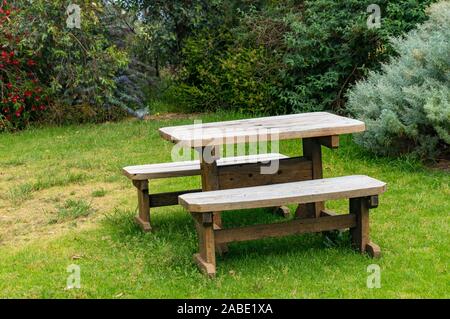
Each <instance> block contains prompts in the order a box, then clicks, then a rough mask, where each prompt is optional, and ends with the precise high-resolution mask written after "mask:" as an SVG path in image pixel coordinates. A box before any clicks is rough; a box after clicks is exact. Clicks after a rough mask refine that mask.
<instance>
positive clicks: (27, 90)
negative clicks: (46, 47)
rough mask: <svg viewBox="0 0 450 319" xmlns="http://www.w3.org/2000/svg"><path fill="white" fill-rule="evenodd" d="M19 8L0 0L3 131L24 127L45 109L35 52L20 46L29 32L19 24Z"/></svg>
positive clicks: (0, 118) (0, 127)
mask: <svg viewBox="0 0 450 319" xmlns="http://www.w3.org/2000/svg"><path fill="white" fill-rule="evenodd" d="M19 15H20V12H19V9H18V8H16V7H15V6H14V5H12V3H10V2H9V1H6V0H3V1H2V2H1V3H0V131H2V130H5V129H14V128H23V127H25V126H26V125H27V124H28V123H29V122H30V121H35V120H37V119H39V118H40V117H41V116H42V113H43V112H45V110H46V108H47V106H46V97H45V90H44V89H43V87H42V86H41V84H40V83H39V80H38V78H37V74H36V71H37V70H36V59H37V56H36V54H35V53H34V52H28V51H27V50H24V49H23V48H22V47H21V43H22V42H23V41H24V40H25V39H26V37H27V34H26V33H25V32H23V31H22V30H20V29H17V27H18V20H19Z"/></svg>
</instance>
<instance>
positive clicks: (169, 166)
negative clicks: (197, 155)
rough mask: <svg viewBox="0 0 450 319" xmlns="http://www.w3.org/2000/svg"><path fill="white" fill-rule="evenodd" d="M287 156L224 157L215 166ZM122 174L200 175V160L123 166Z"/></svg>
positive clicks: (145, 177)
mask: <svg viewBox="0 0 450 319" xmlns="http://www.w3.org/2000/svg"><path fill="white" fill-rule="evenodd" d="M284 158H288V157H287V156H286V155H283V154H279V153H269V154H258V155H247V156H236V157H224V158H221V159H219V160H218V161H217V166H227V165H236V164H250V163H258V162H268V161H271V160H277V159H284ZM123 174H124V175H125V176H127V177H128V178H130V179H131V180H148V179H158V178H169V177H181V176H195V175H200V161H199V160H195V161H183V162H169V163H160V164H148V165H138V166H128V167H124V168H123Z"/></svg>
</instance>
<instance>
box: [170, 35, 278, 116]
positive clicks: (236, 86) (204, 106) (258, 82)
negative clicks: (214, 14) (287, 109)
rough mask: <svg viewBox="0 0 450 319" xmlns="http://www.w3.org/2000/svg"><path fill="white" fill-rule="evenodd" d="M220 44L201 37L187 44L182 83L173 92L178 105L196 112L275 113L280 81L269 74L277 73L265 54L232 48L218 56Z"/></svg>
mask: <svg viewBox="0 0 450 319" xmlns="http://www.w3.org/2000/svg"><path fill="white" fill-rule="evenodd" d="M227 36H229V34H227V33H224V34H222V35H221V37H223V38H226V37H227ZM218 40H219V39H218V38H217V37H216V38H214V39H213V38H202V37H199V38H191V39H189V40H188V41H187V43H186V46H185V47H184V50H183V57H184V61H185V68H184V69H183V70H182V72H181V74H180V78H181V83H180V85H179V86H176V87H175V88H174V89H173V90H172V92H171V93H172V94H174V96H176V97H177V101H178V103H179V104H182V105H185V107H186V108H189V109H191V110H195V111H199V110H217V109H219V108H220V109H233V110H237V111H245V112H249V113H254V114H260V113H267V112H275V111H276V110H275V105H274V101H273V99H272V98H271V88H272V87H273V86H274V85H275V84H274V83H273V82H274V79H275V80H276V78H275V77H273V76H271V75H270V74H269V73H270V72H273V69H272V70H271V69H270V68H271V63H270V61H269V59H268V56H267V55H266V52H265V50H264V49H262V48H244V47H234V46H230V47H229V48H228V49H225V50H224V51H223V52H217V51H215V50H216V49H217V48H219V46H218V45H217V44H216V43H215V42H216V41H218ZM205 55H206V56H205ZM270 81H272V83H271V82H270Z"/></svg>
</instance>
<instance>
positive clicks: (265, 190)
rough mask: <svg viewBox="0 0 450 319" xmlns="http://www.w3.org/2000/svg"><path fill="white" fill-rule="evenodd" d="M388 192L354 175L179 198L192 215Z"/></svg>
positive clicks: (375, 182) (373, 180) (371, 181)
mask: <svg viewBox="0 0 450 319" xmlns="http://www.w3.org/2000/svg"><path fill="white" fill-rule="evenodd" d="M385 190H386V184H385V183H384V182H381V181H378V180H376V179H374V178H371V177H368V176H365V175H353V176H343V177H335V178H325V179H319V180H310V181H301V182H293V183H284V184H275V185H265V186H257V187H245V188H239V189H229V190H219V191H212V192H202V193H193V194H186V195H181V196H180V197H179V203H180V204H181V205H182V206H184V207H185V208H186V209H187V210H189V211H190V212H207V211H224V210H235V209H249V208H262V207H275V206H282V205H285V204H290V203H291V204H295V203H300V204H301V203H314V202H320V201H325V200H334V199H344V198H354V197H366V196H372V195H377V194H381V193H383V192H385Z"/></svg>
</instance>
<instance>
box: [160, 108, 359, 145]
mask: <svg viewBox="0 0 450 319" xmlns="http://www.w3.org/2000/svg"><path fill="white" fill-rule="evenodd" d="M364 130H365V124H364V123H363V122H361V121H357V120H354V119H350V118H346V117H342V116H338V115H335V114H331V113H328V112H313V113H302V114H291V115H281V116H271V117H263V118H253V119H245V120H237V121H226V122H215V123H206V124H194V125H183V126H173V127H164V128H161V129H160V130H159V132H160V135H161V136H162V137H163V138H164V139H166V140H169V141H172V142H174V143H179V144H180V145H185V146H188V147H201V146H206V145H222V144H236V143H242V142H248V141H250V140H253V141H268V140H274V139H279V140H284V139H294V138H310V137H322V136H333V135H340V134H349V133H356V132H362V131H364Z"/></svg>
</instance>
